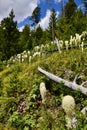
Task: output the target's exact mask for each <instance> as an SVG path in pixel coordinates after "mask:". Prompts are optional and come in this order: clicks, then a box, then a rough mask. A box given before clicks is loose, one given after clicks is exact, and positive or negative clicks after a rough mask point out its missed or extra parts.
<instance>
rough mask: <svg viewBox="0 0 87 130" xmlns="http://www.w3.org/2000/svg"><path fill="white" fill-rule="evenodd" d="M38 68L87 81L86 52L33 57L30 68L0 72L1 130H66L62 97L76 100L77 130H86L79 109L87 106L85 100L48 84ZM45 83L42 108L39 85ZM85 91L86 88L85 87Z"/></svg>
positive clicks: (16, 67) (60, 86) (25, 65)
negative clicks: (67, 96) (44, 98)
mask: <svg viewBox="0 0 87 130" xmlns="http://www.w3.org/2000/svg"><path fill="white" fill-rule="evenodd" d="M38 65H40V66H41V67H42V68H43V69H45V70H46V71H49V72H51V73H53V74H55V75H58V76H60V77H62V78H64V79H66V80H70V81H73V80H74V78H75V76H76V75H77V74H79V79H77V83H78V84H81V83H82V82H84V81H86V80H87V48H85V49H84V52H83V53H82V51H81V50H80V49H79V48H78V49H72V50H68V51H63V52H61V53H60V54H59V53H58V52H54V53H48V54H46V55H44V56H40V57H36V58H35V59H34V60H33V61H32V62H31V63H30V64H28V63H27V62H24V63H18V64H15V65H11V66H9V67H5V68H4V70H3V71H1V72H0V87H1V89H0V130H8V129H10V130H14V129H16V130H66V122H65V113H64V111H63V109H62V107H61V101H62V97H63V96H64V95H72V96H73V97H74V98H75V102H76V107H75V112H76V115H75V116H76V118H77V120H78V122H77V126H76V130H86V128H87V122H86V120H85V116H83V115H81V109H82V108H83V107H84V106H87V98H86V96H84V95H83V94H81V92H79V91H73V90H71V89H69V88H67V87H66V86H64V85H63V84H62V83H61V84H57V83H55V82H53V81H51V80H49V79H48V78H47V77H46V76H44V75H42V74H41V73H40V72H39V71H38V69H37V68H38ZM42 81H43V82H45V84H46V88H47V90H48V92H47V98H46V104H45V105H42V102H41V97H40V92H39V85H40V83H41V82H42ZM85 87H86V86H85Z"/></svg>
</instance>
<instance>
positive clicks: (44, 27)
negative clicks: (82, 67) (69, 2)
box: [39, 10, 51, 30]
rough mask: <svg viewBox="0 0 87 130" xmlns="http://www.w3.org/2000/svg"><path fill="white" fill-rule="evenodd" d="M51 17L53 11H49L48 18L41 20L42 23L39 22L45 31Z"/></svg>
mask: <svg viewBox="0 0 87 130" xmlns="http://www.w3.org/2000/svg"><path fill="white" fill-rule="evenodd" d="M50 15H51V11H50V10H47V12H46V16H45V17H44V18H43V19H41V21H40V22H39V24H40V26H41V27H42V28H43V30H45V29H46V28H47V27H48V24H49V18H50Z"/></svg>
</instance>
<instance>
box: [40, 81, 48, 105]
mask: <svg viewBox="0 0 87 130" xmlns="http://www.w3.org/2000/svg"><path fill="white" fill-rule="evenodd" d="M39 89H40V95H41V98H42V103H43V104H44V103H45V100H46V86H45V83H44V82H41V83H40V88H39Z"/></svg>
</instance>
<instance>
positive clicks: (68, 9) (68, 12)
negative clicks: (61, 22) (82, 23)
mask: <svg viewBox="0 0 87 130" xmlns="http://www.w3.org/2000/svg"><path fill="white" fill-rule="evenodd" d="M76 9H77V5H76V3H75V2H74V0H69V1H68V2H67V4H66V5H65V17H67V18H70V17H71V16H73V14H74V13H75V11H76Z"/></svg>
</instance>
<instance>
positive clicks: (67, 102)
mask: <svg viewBox="0 0 87 130" xmlns="http://www.w3.org/2000/svg"><path fill="white" fill-rule="evenodd" d="M62 108H63V109H64V111H65V113H66V127H67V129H68V130H70V129H72V118H73V116H72V115H73V113H74V108H75V100H74V98H73V97H72V96H70V95H66V96H64V97H63V99H62Z"/></svg>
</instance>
